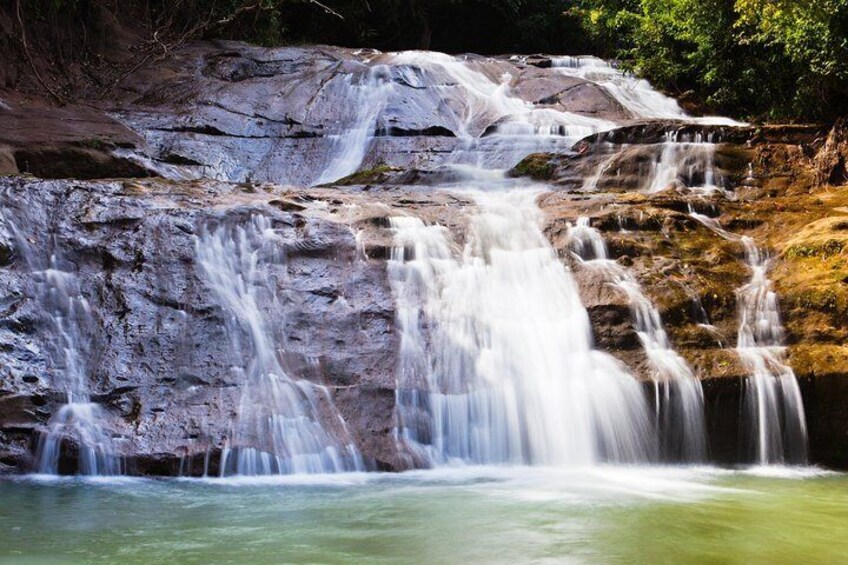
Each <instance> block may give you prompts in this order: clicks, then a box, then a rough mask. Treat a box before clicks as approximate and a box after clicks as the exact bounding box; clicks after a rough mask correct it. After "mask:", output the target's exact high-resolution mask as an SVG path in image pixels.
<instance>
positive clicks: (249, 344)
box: [196, 214, 363, 475]
mask: <svg viewBox="0 0 848 565" xmlns="http://www.w3.org/2000/svg"><path fill="white" fill-rule="evenodd" d="M196 253H197V258H198V262H199V264H200V267H201V273H200V274H201V276H202V278H203V279H204V281H205V282H206V284H207V285H208V286H209V288H210V289H211V290H212V291H213V293H214V296H215V297H216V298H217V301H218V303H219V305H220V306H221V307H222V308H223V309H224V311H225V312H226V313H227V315H228V318H227V334H228V336H229V339H230V343H231V346H232V350H233V354H234V355H235V357H236V358H237V359H240V360H241V361H240V364H239V365H237V366H236V367H234V370H235V371H236V372H237V373H238V375H239V377H240V381H241V401H240V405H239V410H238V414H237V419H236V422H235V424H234V428H233V431H232V434H231V437H230V439H229V442H228V447H227V449H225V451H224V453H223V454H222V456H221V465H220V473H221V475H234V474H235V475H272V474H289V473H330V472H340V471H353V470H361V469H362V468H363V464H362V460H361V457H360V455H359V453H358V451H357V449H356V448H355V447H354V446H353V444H352V443H351V440H350V437H349V434H348V432H347V428H346V426H345V423H344V420H343V419H342V418H341V416H340V415H339V413H338V411H337V410H336V408H335V406H334V404H333V401H332V398H331V397H330V393H329V391H328V390H327V389H326V387H323V386H319V385H316V384H314V383H312V382H309V381H306V380H303V379H296V378H294V377H292V376H291V375H290V374H289V371H287V370H286V369H285V368H284V362H283V355H284V353H285V351H284V349H283V346H284V339H283V336H282V324H281V323H280V322H279V320H280V318H281V316H282V304H281V302H280V297H279V295H278V291H277V289H278V286H279V285H280V284H281V283H282V281H281V280H279V274H277V273H276V271H275V267H281V266H284V263H285V256H284V251H283V242H282V241H281V239H280V236H279V235H278V234H277V233H276V232H275V231H274V229H273V227H272V226H271V222H270V221H269V220H268V218H267V217H265V216H262V215H259V214H254V215H252V216H251V217H250V219H249V220H248V221H246V222H242V223H241V224H237V225H234V224H227V223H224V224H222V225H219V226H218V227H216V228H214V229H211V230H205V231H203V232H202V233H201V235H200V236H199V237H198V238H197V242H196Z"/></svg>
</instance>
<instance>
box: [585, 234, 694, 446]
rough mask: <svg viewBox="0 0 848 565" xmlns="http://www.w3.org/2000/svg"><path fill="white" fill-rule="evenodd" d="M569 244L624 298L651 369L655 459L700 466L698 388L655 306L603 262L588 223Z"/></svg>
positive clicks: (617, 268) (602, 247)
mask: <svg viewBox="0 0 848 565" xmlns="http://www.w3.org/2000/svg"><path fill="white" fill-rule="evenodd" d="M569 239H570V247H571V250H572V252H573V253H574V254H575V255H576V256H577V257H578V258H579V259H580V261H581V262H582V264H583V265H584V266H587V267H589V268H597V269H599V270H600V271H601V272H602V273H604V275H605V276H606V277H607V278H609V280H610V281H611V282H612V283H613V284H614V285H615V286H616V287H618V288H619V289H621V290H622V291H624V293H625V294H626V295H627V297H628V300H629V304H630V310H631V314H632V317H633V324H634V327H635V329H636V333H637V334H638V336H639V340H640V341H641V343H642V346H643V347H644V349H645V353H646V354H647V356H648V362H649V363H650V365H651V369H652V377H653V379H654V391H655V395H654V407H655V411H656V422H657V431H658V434H659V438H660V454H661V455H662V456H663V458H664V459H666V460H678V461H703V460H704V459H705V457H706V451H707V450H706V428H705V425H704V393H703V390H702V388H701V383H700V381H699V380H698V379H697V378H696V377H695V375H694V373H693V372H692V369H691V367H689V364H688V363H686V361H685V360H684V359H683V358H682V357H681V356H680V355H679V354H678V353H677V352H676V351H675V350H674V348H673V347H672V345H671V342H670V340H669V339H668V334H666V331H665V328H664V327H663V324H662V319H661V317H660V313H659V311H658V310H657V308H656V306H654V304H653V303H652V302H651V300H650V299H649V298H648V297H647V296H645V294H644V292H643V291H642V288H641V287H640V285H639V283H638V281H637V280H636V279H635V277H633V275H632V274H631V273H630V272H629V271H628V270H627V269H626V268H624V267H622V266H621V265H619V264H618V263H616V262H615V261H612V260H610V259H609V258H608V254H607V248H606V244H605V243H604V240H603V237H602V236H601V234H600V232H598V230H596V229H594V228H592V227H591V226H590V225H589V219H588V218H586V217H580V218H578V220H577V222H576V224H575V225H574V226H572V227H571V229H570V232H569Z"/></svg>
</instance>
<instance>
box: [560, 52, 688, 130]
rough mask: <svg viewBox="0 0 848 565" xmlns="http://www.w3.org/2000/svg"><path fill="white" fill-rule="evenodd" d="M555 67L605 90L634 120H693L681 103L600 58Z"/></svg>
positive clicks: (563, 60)
mask: <svg viewBox="0 0 848 565" xmlns="http://www.w3.org/2000/svg"><path fill="white" fill-rule="evenodd" d="M551 62H552V64H553V67H554V68H555V69H556V70H557V71H558V72H560V73H563V74H566V75H569V76H574V77H578V78H582V79H584V80H590V81H592V82H595V83H596V84H598V85H599V86H601V87H603V88H604V89H605V90H606V91H607V92H609V94H610V95H611V96H612V97H613V98H615V99H616V100H617V101H618V102H619V103H620V104H621V105H622V106H624V107H625V108H627V109H628V110H629V111H630V112H631V113H633V115H634V117H637V118H655V119H671V120H675V119H677V120H683V119H688V118H689V116H688V115H687V114H686V113H685V112H684V111H683V110H682V109H681V108H680V105H679V104H678V103H677V100H675V99H674V98H670V97H668V96H665V95H664V94H662V93H661V92H658V91H656V90H654V88H652V87H651V85H650V83H648V81H646V80H644V79H639V78H636V77H635V76H633V75H630V74H627V73H624V72H622V71H620V70H619V69H617V68H615V67H614V66H613V65H611V64H610V63H608V62H607V61H604V60H602V59H598V58H597V57H555V58H553V59H552V61H551Z"/></svg>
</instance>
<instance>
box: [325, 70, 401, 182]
mask: <svg viewBox="0 0 848 565" xmlns="http://www.w3.org/2000/svg"><path fill="white" fill-rule="evenodd" d="M347 80H348V81H349V84H348V85H347V89H348V95H347V97H346V98H347V102H348V104H349V106H350V108H351V109H352V110H353V113H354V115H353V120H352V122H351V123H350V124H347V126H346V128H345V129H344V131H342V132H341V133H338V134H337V135H336V136H335V137H334V142H333V151H332V153H331V154H330V155H329V158H330V161H329V163H328V164H327V166H326V167H325V168H324V172H323V173H321V176H320V177H319V178H318V180H317V181H316V182H315V184H325V183H330V182H333V181H336V180H339V179H341V178H344V177H346V176H348V175H352V174H353V173H355V172H356V171H357V170H359V166H360V165H361V164H362V160H363V159H364V158H365V155H366V153H367V152H368V146H369V144H370V142H371V140H372V139H373V138H374V134H375V133H376V131H375V130H376V127H377V118H378V117H379V115H380V112H382V111H383V109H384V108H385V106H386V104H387V103H388V100H389V96H390V94H391V92H392V81H391V75H390V71H389V68H388V67H387V66H385V65H375V66H373V67H370V68H369V69H368V70H367V71H366V72H365V73H364V74H358V75H349V76H348V77H347ZM357 81H358V82H357Z"/></svg>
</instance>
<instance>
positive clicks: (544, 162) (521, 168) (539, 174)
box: [509, 153, 556, 181]
mask: <svg viewBox="0 0 848 565" xmlns="http://www.w3.org/2000/svg"><path fill="white" fill-rule="evenodd" d="M555 171H556V167H555V166H554V165H553V163H551V154H550V153H533V154H532V155H528V156H527V157H525V158H524V159H522V161H521V162H520V163H518V164H517V165H516V166H515V167H513V168H512V170H510V171H509V176H511V177H530V178H531V179H533V180H539V181H547V180H551V179H552V178H553V177H554V172H555Z"/></svg>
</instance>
